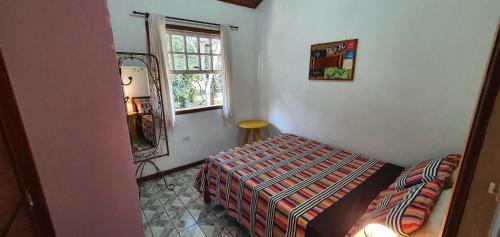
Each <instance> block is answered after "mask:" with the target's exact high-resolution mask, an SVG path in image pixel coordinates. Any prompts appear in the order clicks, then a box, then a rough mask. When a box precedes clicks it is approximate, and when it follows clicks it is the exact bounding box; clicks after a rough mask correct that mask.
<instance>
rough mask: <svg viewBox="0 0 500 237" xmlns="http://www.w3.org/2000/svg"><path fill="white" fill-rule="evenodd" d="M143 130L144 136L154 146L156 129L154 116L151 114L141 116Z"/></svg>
mask: <svg viewBox="0 0 500 237" xmlns="http://www.w3.org/2000/svg"><path fill="white" fill-rule="evenodd" d="M140 119H141V128H142V135H143V136H144V138H146V140H148V142H150V143H152V144H154V143H155V141H156V134H155V128H154V123H153V115H151V114H144V115H141V117H140Z"/></svg>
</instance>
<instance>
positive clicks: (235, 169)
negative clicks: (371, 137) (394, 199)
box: [195, 134, 403, 237]
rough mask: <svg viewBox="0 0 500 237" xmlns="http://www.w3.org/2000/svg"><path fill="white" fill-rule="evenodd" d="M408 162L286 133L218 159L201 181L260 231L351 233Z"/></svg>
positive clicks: (211, 196)
mask: <svg viewBox="0 0 500 237" xmlns="http://www.w3.org/2000/svg"><path fill="white" fill-rule="evenodd" d="M402 170H403V168H402V167H399V166H396V165H393V164H389V163H385V162H382V161H379V160H377V159H373V158H368V157H364V156H362V155H359V154H356V153H352V152H349V151H345V150H343V149H341V148H335V147H331V146H328V145H325V144H322V143H320V142H317V141H314V140H311V139H307V138H304V137H301V136H297V135H293V134H281V135H278V136H274V137H271V138H268V139H265V140H261V141H258V142H254V143H250V144H246V145H244V146H241V147H236V148H233V149H229V150H226V151H223V152H220V153H218V154H216V155H214V156H210V157H209V158H208V159H207V160H206V162H205V163H204V165H203V168H202V169H201V170H200V173H199V174H198V176H197V180H196V183H195V186H196V188H197V189H198V190H199V191H200V192H203V193H204V197H205V201H206V202H213V203H216V204H220V205H222V206H224V207H225V209H226V214H227V215H229V216H231V217H234V218H236V220H237V221H238V222H239V223H240V224H242V225H243V226H245V227H246V228H247V229H248V230H249V231H250V234H251V235H252V236H266V237H271V236H275V237H278V236H329V237H335V236H339V237H340V236H344V235H345V234H346V233H347V232H348V231H349V229H350V228H351V227H352V225H354V223H355V222H356V221H357V220H358V219H359V218H360V217H361V215H362V214H363V213H364V211H365V210H366V208H367V207H368V205H369V203H370V202H371V200H372V199H374V198H375V197H376V196H377V194H378V193H379V192H380V191H382V190H383V189H385V188H386V187H388V186H389V185H390V184H391V182H392V181H394V180H395V179H396V178H397V176H398V175H399V174H400V173H401V171H402Z"/></svg>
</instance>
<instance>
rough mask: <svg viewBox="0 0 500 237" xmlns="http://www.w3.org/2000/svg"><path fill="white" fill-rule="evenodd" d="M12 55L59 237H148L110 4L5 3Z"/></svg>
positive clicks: (0, 26)
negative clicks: (131, 145) (134, 165)
mask: <svg viewBox="0 0 500 237" xmlns="http://www.w3.org/2000/svg"><path fill="white" fill-rule="evenodd" d="M0 9H2V14H0V32H1V33H0V47H1V48H2V51H3V55H4V57H5V60H6V64H7V70H8V72H9V75H10V78H11V80H12V83H13V86H14V90H15V93H16V97H17V100H18V103H19V107H20V110H21V115H22V117H23V122H24V125H25V127H26V130H27V133H28V138H29V140H30V143H31V146H32V151H33V153H34V158H35V162H36V166H37V169H38V171H39V174H40V178H41V181H42V186H43V188H44V191H45V195H46V198H47V201H48V205H49V210H50V214H51V216H52V221H53V223H54V227H55V230H56V233H57V235H58V236H72V237H73V236H86V237H88V236H92V237H96V236H120V237H123V236H134V237H136V236H142V235H143V232H142V222H141V216H140V209H139V205H138V197H137V186H136V184H135V180H134V176H133V167H132V162H131V155H130V154H131V151H130V147H129V140H128V134H127V128H126V121H125V112H124V110H123V104H122V99H121V91H120V85H119V81H118V73H117V69H116V65H115V58H114V50H113V39H112V34H111V27H110V24H109V21H108V11H107V8H106V2H105V0H85V1H68V0H51V1H43V0H37V1H33V0H2V1H1V3H0Z"/></svg>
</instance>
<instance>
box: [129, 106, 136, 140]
mask: <svg viewBox="0 0 500 237" xmlns="http://www.w3.org/2000/svg"><path fill="white" fill-rule="evenodd" d="M138 115H139V113H137V112H130V113H127V123H128V131H129V134H130V139H132V141H136V140H137V138H138V137H137V125H136V120H137V116H138Z"/></svg>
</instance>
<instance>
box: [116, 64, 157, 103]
mask: <svg viewBox="0 0 500 237" xmlns="http://www.w3.org/2000/svg"><path fill="white" fill-rule="evenodd" d="M147 70H148V69H147V68H146V67H128V66H124V67H122V81H123V82H124V83H128V82H129V79H128V77H132V83H130V85H128V86H124V87H123V94H124V95H125V96H130V97H142V96H149V95H150V92H149V81H148V80H149V79H148V74H147V73H148V72H147Z"/></svg>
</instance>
